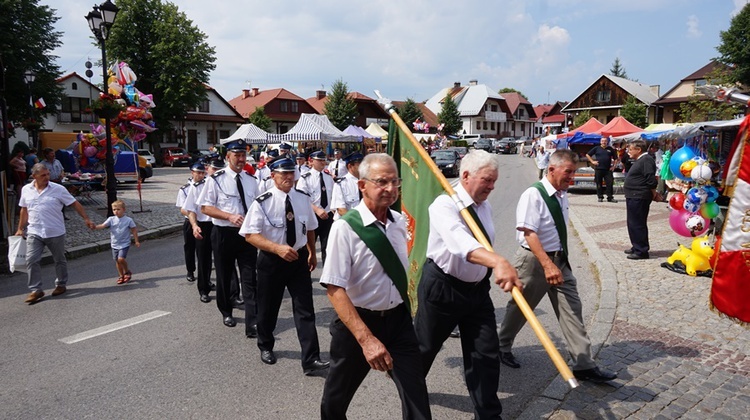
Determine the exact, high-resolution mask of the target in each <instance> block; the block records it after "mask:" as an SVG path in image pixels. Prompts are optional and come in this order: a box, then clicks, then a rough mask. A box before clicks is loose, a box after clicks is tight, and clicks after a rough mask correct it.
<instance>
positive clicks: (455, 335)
mask: <svg viewBox="0 0 750 420" xmlns="http://www.w3.org/2000/svg"><path fill="white" fill-rule="evenodd" d="M450 337H451V338H461V331H459V330H458V328H456V329H454V330H453V331H451V333H450Z"/></svg>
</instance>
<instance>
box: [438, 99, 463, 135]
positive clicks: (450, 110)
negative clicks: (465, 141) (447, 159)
mask: <svg viewBox="0 0 750 420" xmlns="http://www.w3.org/2000/svg"><path fill="white" fill-rule="evenodd" d="M437 117H438V123H440V124H443V134H444V135H446V136H450V135H453V134H456V133H458V131H459V130H461V128H463V126H464V122H463V121H462V120H461V114H460V113H459V112H458V106H456V102H454V101H453V98H451V95H450V94H447V95H445V99H443V108H442V109H441V110H440V112H439V113H438V115H437Z"/></svg>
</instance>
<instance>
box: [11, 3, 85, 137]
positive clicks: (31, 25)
mask: <svg viewBox="0 0 750 420" xmlns="http://www.w3.org/2000/svg"><path fill="white" fill-rule="evenodd" d="M55 12H56V10H55V9H50V8H49V6H40V5H39V0H24V1H15V0H0V28H3V32H2V36H0V62H2V65H3V66H4V67H5V99H6V101H7V105H8V121H10V122H16V123H18V122H19V121H21V120H24V119H27V118H29V117H30V115H29V114H30V113H31V114H32V115H33V118H35V119H39V118H40V117H42V116H44V115H48V114H52V113H55V112H57V110H58V107H59V105H60V103H61V98H62V89H61V88H60V87H59V86H58V84H57V82H56V80H57V78H58V77H60V67H59V66H57V65H56V64H55V62H54V60H55V59H56V58H57V57H56V56H54V55H51V53H52V50H54V49H55V48H57V47H59V46H60V45H61V41H60V38H61V37H62V33H61V32H57V31H55V30H54V29H55V28H54V25H55V22H57V21H58V20H59V19H60V18H59V17H58V16H56V15H55ZM81 20H83V19H81ZM29 70H31V71H33V72H35V73H36V78H35V79H34V82H33V83H32V84H31V96H32V97H33V98H34V100H37V99H39V98H44V102H45V103H46V104H47V106H46V107H45V108H43V109H34V110H32V109H31V107H30V105H29V88H28V86H27V85H26V80H25V78H24V74H25V73H26V72H27V71H29ZM16 125H18V124H16Z"/></svg>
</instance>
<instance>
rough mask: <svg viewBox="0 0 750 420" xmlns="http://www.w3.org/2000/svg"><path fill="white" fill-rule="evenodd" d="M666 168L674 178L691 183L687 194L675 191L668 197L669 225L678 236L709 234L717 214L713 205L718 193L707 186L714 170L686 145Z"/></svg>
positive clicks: (676, 153)
mask: <svg viewBox="0 0 750 420" xmlns="http://www.w3.org/2000/svg"><path fill="white" fill-rule="evenodd" d="M669 169H670V171H671V172H672V175H674V177H676V178H679V179H681V180H683V181H688V182H693V183H694V186H693V187H692V188H690V189H689V190H688V191H687V193H685V194H683V193H682V192H678V193H676V194H675V195H673V196H672V198H670V200H669V206H670V207H671V208H672V213H671V214H670V215H669V226H670V227H671V228H672V230H673V231H674V232H675V233H676V234H678V235H680V236H685V237H688V238H690V237H693V238H694V237H696V236H701V235H703V234H704V233H706V231H708V228H709V227H710V223H711V219H713V218H714V217H716V216H717V215H718V214H719V206H718V205H717V204H716V199H717V198H719V191H718V190H717V189H716V188H715V187H713V186H711V185H710V181H711V177H712V175H713V171H712V169H711V167H710V166H709V164H708V163H707V162H706V160H705V159H703V158H702V157H700V156H697V155H696V153H695V151H694V150H693V149H691V148H690V147H688V146H687V145H685V146H683V147H682V148H680V149H678V150H677V151H675V153H674V154H673V155H672V156H671V157H670V159H669Z"/></svg>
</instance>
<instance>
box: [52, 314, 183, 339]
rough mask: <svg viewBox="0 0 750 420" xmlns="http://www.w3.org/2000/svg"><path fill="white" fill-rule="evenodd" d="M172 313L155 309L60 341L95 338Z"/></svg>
mask: <svg viewBox="0 0 750 420" xmlns="http://www.w3.org/2000/svg"><path fill="white" fill-rule="evenodd" d="M170 313H171V312H164V311H153V312H149V313H147V314H143V315H138V316H136V317H133V318H130V319H126V320H124V321H120V322H115V323H114V324H109V325H105V326H103V327H99V328H94V329H93V330H88V331H84V332H82V333H78V334H75V335H71V336H70V337H65V338H61V339H60V340H58V341H62V342H63V343H65V344H73V343H77V342H79V341H83V340H88V339H89V338H94V337H98V336H100V335H104V334H108V333H111V332H113V331H117V330H121V329H123V328H127V327H131V326H133V325H136V324H140V323H141V322H146V321H150V320H152V319H156V318H159V317H162V316H164V315H169V314H170Z"/></svg>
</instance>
